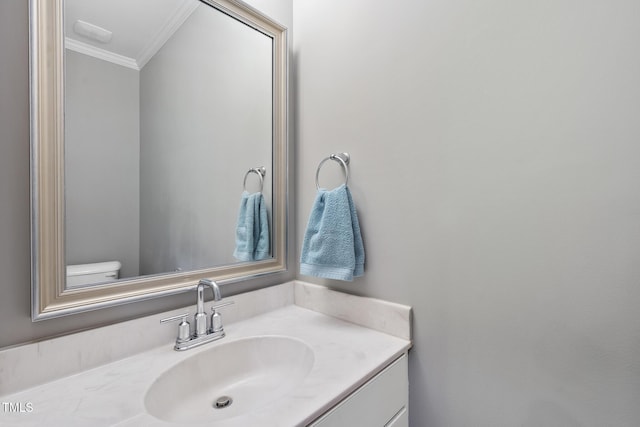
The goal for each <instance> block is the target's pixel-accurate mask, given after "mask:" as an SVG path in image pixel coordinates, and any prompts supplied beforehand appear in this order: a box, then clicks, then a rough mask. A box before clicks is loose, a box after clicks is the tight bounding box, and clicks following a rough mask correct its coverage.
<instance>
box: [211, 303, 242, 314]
mask: <svg viewBox="0 0 640 427" xmlns="http://www.w3.org/2000/svg"><path fill="white" fill-rule="evenodd" d="M235 303H236V302H235V301H226V302H222V303H220V304H214V305H212V306H211V311H212V312H214V313H215V312H216V310H217V309H219V308H222V307H227V306H229V305H233V304H235Z"/></svg>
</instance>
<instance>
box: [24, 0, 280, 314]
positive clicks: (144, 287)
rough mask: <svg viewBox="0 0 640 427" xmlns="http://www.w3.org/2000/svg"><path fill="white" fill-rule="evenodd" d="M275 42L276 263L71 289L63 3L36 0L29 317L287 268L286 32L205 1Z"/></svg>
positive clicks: (235, 8)
mask: <svg viewBox="0 0 640 427" xmlns="http://www.w3.org/2000/svg"><path fill="white" fill-rule="evenodd" d="M201 1H203V2H204V3H207V4H209V5H211V6H212V7H214V8H216V9H218V10H220V11H221V12H223V13H225V14H227V15H229V16H231V17H233V18H235V19H238V20H239V21H242V22H244V23H245V24H247V25H249V26H250V27H253V28H254V29H256V30H258V31H260V32H262V33H264V34H266V35H268V36H269V37H271V38H272V39H273V165H272V167H273V169H272V170H273V171H274V174H273V204H272V207H273V212H272V215H271V226H272V258H270V259H267V260H263V261H256V262H246V263H239V264H232V265H225V266H219V267H213V268H206V269H201V270H194V271H187V272H177V273H167V274H161V275H152V276H140V277H136V278H132V279H122V280H118V281H116V282H113V283H110V284H102V285H96V286H91V287H84V288H76V289H66V286H65V284H66V262H65V213H64V210H65V203H64V201H65V198H64V62H63V58H64V34H63V32H64V31H63V26H62V25H63V15H64V10H63V0H30V11H29V13H30V90H31V92H30V98H31V107H30V109H31V286H32V292H31V318H32V320H33V321H40V320H44V319H49V318H54V317H60V316H65V315H69V314H74V313H80V312H85V311H91V310H96V309H101V308H105V307H110V306H114V305H119V304H125V303H130V302H135V301H142V300H146V299H150V298H157V297H161V296H165V295H172V294H176V293H180V292H184V291H186V290H189V289H190V288H192V287H193V286H194V285H195V284H196V283H197V282H198V280H200V279H202V278H208V279H212V280H215V281H218V282H220V283H221V284H223V285H224V284H227V283H232V282H237V281H242V280H246V279H249V278H253V277H257V276H261V275H266V274H272V273H279V272H283V271H285V270H286V269H287V265H286V259H287V230H286V225H287V176H288V171H287V78H288V76H287V29H286V28H285V27H283V26H282V25H280V24H278V23H276V22H274V21H272V20H271V19H270V18H268V17H266V16H264V15H263V14H262V13H260V12H259V11H257V10H255V9H254V8H252V7H250V6H248V5H247V4H246V3H243V2H241V1H238V0H201Z"/></svg>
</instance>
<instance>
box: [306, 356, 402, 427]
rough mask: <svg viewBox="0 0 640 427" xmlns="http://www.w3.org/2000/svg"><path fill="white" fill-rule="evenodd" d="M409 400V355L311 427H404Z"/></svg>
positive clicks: (390, 366) (393, 364) (400, 359)
mask: <svg viewBox="0 0 640 427" xmlns="http://www.w3.org/2000/svg"><path fill="white" fill-rule="evenodd" d="M408 400H409V381H408V365H407V355H406V354H403V355H402V356H401V357H400V358H398V359H397V360H396V361H395V362H393V363H392V364H391V365H389V366H388V367H386V368H385V369H384V370H383V371H382V372H380V373H379V374H378V375H376V376H375V377H373V378H372V379H371V380H369V381H368V382H367V383H366V384H364V385H363V386H362V387H360V388H359V389H357V390H356V391H354V392H353V393H352V394H351V395H349V396H348V397H347V398H346V399H345V400H343V401H342V402H340V403H339V404H338V405H337V406H335V407H334V408H333V409H331V410H330V411H329V412H327V413H326V414H325V415H323V416H322V417H321V418H320V419H318V420H316V421H315V422H313V423H311V424H310V425H309V427H352V426H367V427H378V426H379V427H384V426H386V425H393V426H394V427H401V426H403V425H406V419H407V416H406V407H407V402H408ZM403 409H404V413H403V412H402V411H403ZM403 418H404V420H405V424H403V421H402V420H403ZM389 422H391V424H388V423H389Z"/></svg>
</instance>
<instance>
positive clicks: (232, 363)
mask: <svg viewBox="0 0 640 427" xmlns="http://www.w3.org/2000/svg"><path fill="white" fill-rule="evenodd" d="M313 362H314V355H313V351H312V350H311V348H310V347H309V346H308V345H307V344H305V343H304V342H302V341H300V340H298V339H294V338H289V337H285V336H257V337H250V338H244V339H239V340H236V341H230V342H226V343H223V342H219V343H215V344H211V347H210V348H207V349H206V350H203V351H199V352H198V353H196V354H194V355H193V356H190V357H188V358H187V359H185V360H183V361H181V362H179V363H178V364H176V365H174V366H173V367H171V368H169V369H168V370H167V371H165V372H164V373H162V374H161V375H160V376H159V377H158V378H157V379H156V380H155V381H154V383H153V384H152V385H151V387H150V388H149V390H148V391H147V393H146V395H145V399H144V404H145V408H146V410H147V412H148V413H149V414H150V415H152V416H154V417H156V418H158V419H160V420H163V421H169V422H174V423H183V424H185V423H194V422H211V421H221V420H225V419H229V418H233V417H239V416H242V415H246V414H249V413H251V412H252V411H255V410H257V409H260V408H263V407H265V406H266V405H268V404H269V403H272V402H274V401H276V400H277V399H279V398H281V397H282V396H284V395H286V394H287V393H288V392H290V391H291V390H293V389H294V388H295V387H296V386H297V385H298V384H299V383H300V382H301V381H302V380H303V379H304V377H306V375H307V374H308V373H309V371H311V368H312V366H313Z"/></svg>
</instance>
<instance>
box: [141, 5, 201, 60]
mask: <svg viewBox="0 0 640 427" xmlns="http://www.w3.org/2000/svg"><path fill="white" fill-rule="evenodd" d="M199 5H200V2H199V1H196V2H184V3H182V4H181V5H180V6H179V7H178V8H177V9H176V11H175V12H174V13H173V14H172V15H171V18H169V19H168V20H167V22H165V24H164V25H163V26H162V28H160V30H159V31H158V33H157V34H156V35H155V37H153V38H152V39H151V42H150V43H149V44H147V45H146V46H145V47H144V48H143V49H142V50H141V51H140V53H139V54H138V57H137V61H136V62H137V64H138V66H139V67H140V69H142V67H144V66H145V65H146V64H147V62H149V60H150V59H151V58H153V55H155V54H156V53H157V52H158V51H159V50H160V49H161V48H162V46H164V44H165V43H166V42H167V40H169V39H170V38H171V36H172V35H173V33H175V32H176V31H178V29H179V28H180V27H181V26H182V24H184V21H186V20H187V18H189V16H191V14H192V13H193V12H194V11H195V10H196V9H197V8H198V6H199Z"/></svg>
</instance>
